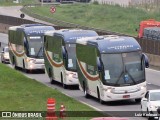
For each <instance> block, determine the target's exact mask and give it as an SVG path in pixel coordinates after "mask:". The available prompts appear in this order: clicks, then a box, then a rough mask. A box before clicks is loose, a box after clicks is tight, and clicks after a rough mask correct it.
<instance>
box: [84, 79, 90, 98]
mask: <svg viewBox="0 0 160 120" xmlns="http://www.w3.org/2000/svg"><path fill="white" fill-rule="evenodd" d="M83 91H84V96H85V98H89V94H88V93H87V90H86V85H85V82H84V81H83Z"/></svg>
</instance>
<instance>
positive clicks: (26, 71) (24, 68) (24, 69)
mask: <svg viewBox="0 0 160 120" xmlns="http://www.w3.org/2000/svg"><path fill="white" fill-rule="evenodd" d="M23 71H24V72H25V73H28V72H29V71H28V70H27V69H26V67H25V64H24V60H23Z"/></svg>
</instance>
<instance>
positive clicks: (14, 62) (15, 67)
mask: <svg viewBox="0 0 160 120" xmlns="http://www.w3.org/2000/svg"><path fill="white" fill-rule="evenodd" d="M12 66H13V68H14V69H15V70H17V65H16V61H15V59H14V57H13V64H12Z"/></svg>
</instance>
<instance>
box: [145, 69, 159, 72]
mask: <svg viewBox="0 0 160 120" xmlns="http://www.w3.org/2000/svg"><path fill="white" fill-rule="evenodd" d="M147 70H150V71H155V72H160V71H159V70H155V69H150V68H147Z"/></svg>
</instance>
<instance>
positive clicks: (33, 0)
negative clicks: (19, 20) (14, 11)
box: [0, 0, 38, 6]
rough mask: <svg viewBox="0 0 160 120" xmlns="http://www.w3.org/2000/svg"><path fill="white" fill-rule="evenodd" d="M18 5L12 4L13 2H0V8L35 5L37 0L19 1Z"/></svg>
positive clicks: (5, 0)
mask: <svg viewBox="0 0 160 120" xmlns="http://www.w3.org/2000/svg"><path fill="white" fill-rule="evenodd" d="M19 1H20V3H18V4H17V3H13V0H0V6H15V5H25V4H35V3H38V0H19Z"/></svg>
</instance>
